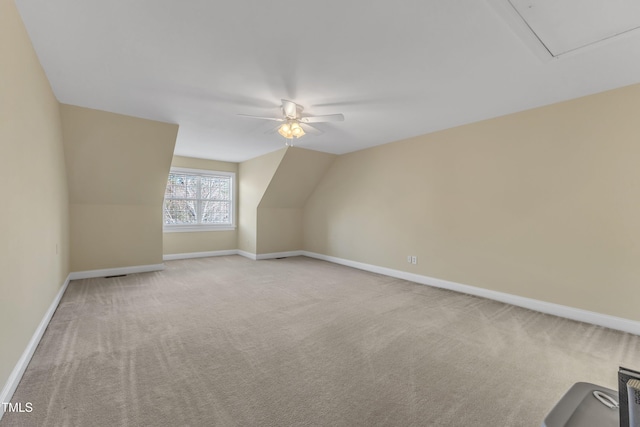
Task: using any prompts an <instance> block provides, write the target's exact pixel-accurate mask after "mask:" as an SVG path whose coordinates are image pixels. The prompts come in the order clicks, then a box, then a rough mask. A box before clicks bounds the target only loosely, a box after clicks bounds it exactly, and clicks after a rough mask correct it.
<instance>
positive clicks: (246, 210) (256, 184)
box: [238, 148, 287, 254]
mask: <svg viewBox="0 0 640 427" xmlns="http://www.w3.org/2000/svg"><path fill="white" fill-rule="evenodd" d="M286 152H287V149H286V148H283V149H281V150H278V151H274V152H272V153H269V154H265V155H264V156H260V157H256V158H255V159H251V160H247V161H246V162H242V163H240V165H239V167H238V175H239V179H238V182H239V185H238V187H239V188H238V200H239V207H238V249H240V250H242V251H245V252H249V253H253V254H255V253H256V247H257V230H258V204H259V203H260V200H262V196H263V195H264V192H265V191H266V189H267V187H268V185H269V183H270V182H271V179H272V178H273V175H274V174H275V172H276V170H277V169H278V165H279V164H280V162H281V161H282V158H283V157H284V155H285V153H286Z"/></svg>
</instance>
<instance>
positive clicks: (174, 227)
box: [162, 167, 238, 233]
mask: <svg viewBox="0 0 640 427" xmlns="http://www.w3.org/2000/svg"><path fill="white" fill-rule="evenodd" d="M169 173H170V174H171V173H179V174H180V173H181V174H187V175H198V176H225V177H227V176H228V177H231V224H165V223H164V204H165V200H166V198H164V197H163V199H162V231H163V232H164V233H176V232H177V233H180V232H197V231H231V230H235V229H236V200H237V199H236V195H237V191H238V190H237V186H236V174H235V173H234V172H223V171H213V170H206V169H191V168H178V167H172V168H171V170H170V171H169ZM167 184H168V182H167ZM198 188H199V187H198ZM165 194H166V188H165ZM178 200H186V199H178ZM191 200H195V202H196V205H197V208H196V209H197V212H198V221H200V219H201V216H202V209H201V208H200V205H201V202H202V200H203V199H200V198H199V197H198V198H196V199H191Z"/></svg>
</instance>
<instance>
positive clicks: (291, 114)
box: [282, 99, 302, 119]
mask: <svg viewBox="0 0 640 427" xmlns="http://www.w3.org/2000/svg"><path fill="white" fill-rule="evenodd" d="M298 110H300V111H302V107H300V106H299V105H298V104H296V103H295V102H293V101H288V100H286V99H283V100H282V113H283V114H284V115H285V117H287V118H289V119H296V118H297V117H298V115H297V114H298Z"/></svg>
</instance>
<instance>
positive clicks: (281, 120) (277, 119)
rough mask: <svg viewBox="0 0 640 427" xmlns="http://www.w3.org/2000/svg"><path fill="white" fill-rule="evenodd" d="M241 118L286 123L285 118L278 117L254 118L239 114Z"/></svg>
mask: <svg viewBox="0 0 640 427" xmlns="http://www.w3.org/2000/svg"><path fill="white" fill-rule="evenodd" d="M238 115H239V116H241V117H248V118H250V119H260V120H273V121H276V122H284V119H283V118H277V117H261V116H252V115H250V114H238Z"/></svg>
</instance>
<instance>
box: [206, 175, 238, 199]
mask: <svg viewBox="0 0 640 427" xmlns="http://www.w3.org/2000/svg"><path fill="white" fill-rule="evenodd" d="M201 190H202V198H203V199H215V200H231V178H230V177H226V176H203V177H202V188H201Z"/></svg>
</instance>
